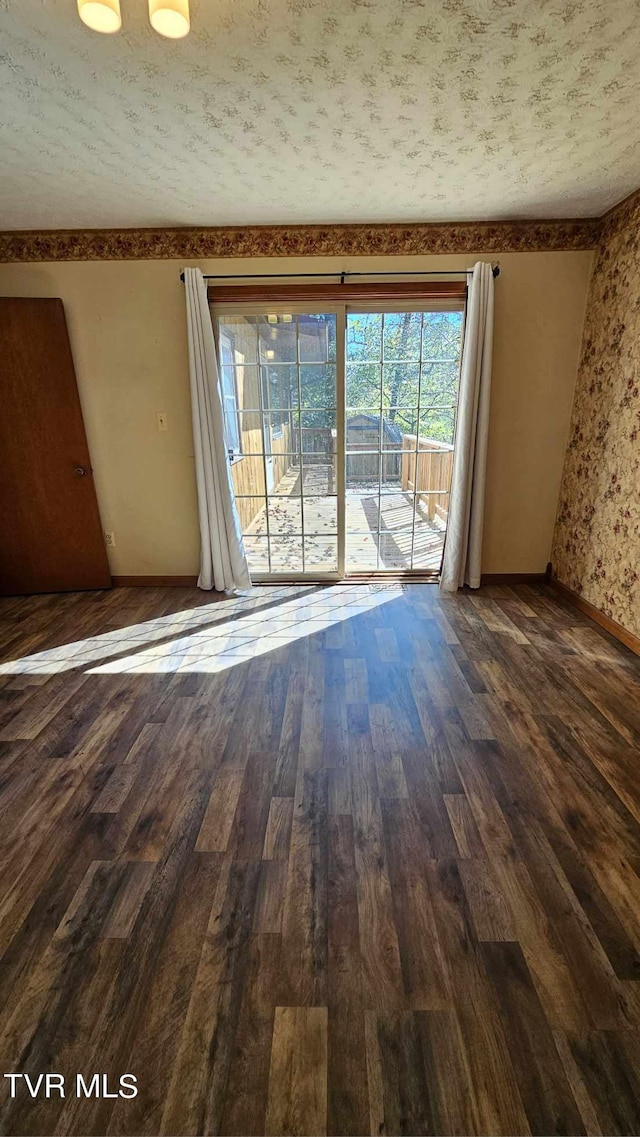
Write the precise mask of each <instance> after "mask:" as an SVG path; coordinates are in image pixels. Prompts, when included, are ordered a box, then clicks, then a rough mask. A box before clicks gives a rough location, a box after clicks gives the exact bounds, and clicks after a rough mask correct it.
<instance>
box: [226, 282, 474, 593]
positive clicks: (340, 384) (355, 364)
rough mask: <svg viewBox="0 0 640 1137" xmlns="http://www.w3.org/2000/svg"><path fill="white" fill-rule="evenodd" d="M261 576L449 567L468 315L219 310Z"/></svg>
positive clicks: (230, 412)
mask: <svg viewBox="0 0 640 1137" xmlns="http://www.w3.org/2000/svg"><path fill="white" fill-rule="evenodd" d="M214 324H215V326H216V331H217V339H218V348H219V355H220V365H221V373H222V388H223V393H224V401H225V422H226V436H227V445H228V449H229V459H230V462H231V471H232V477H233V483H234V487H235V491H236V499H237V504H238V511H239V514H240V519H241V522H242V528H243V533H244V541H245V548H246V550H247V556H248V560H249V566H250V569H251V572H252V575H253V577H254V579H292V578H295V579H298V578H306V579H324V578H328V579H339V578H341V577H343V576H348V575H362V574H371V573H375V574H384V573H398V572H401V573H420V574H425V573H427V574H428V573H433V574H437V573H438V572H439V570H440V564H441V560H442V552H443V547H444V536H445V532H446V522H447V514H448V502H449V489H450V483H451V471H452V466H453V444H454V431H455V414H456V403H457V394H458V375H459V367H460V354H461V344H462V325H463V309H462V305H461V304H459V303H458V304H455V303H449V304H440V305H437V304H435V305H433V306H430V307H429V308H426V307H424V306H422V307H419V306H415V307H412V306H410V305H406V304H405V306H404V307H403V309H402V310H397V311H396V310H391V309H390V308H389V307H387V308H385V309H384V310H373V309H372V308H368V309H367V310H366V311H365V310H358V309H356V308H354V307H352V306H349V305H340V306H338V305H336V306H335V307H334V306H331V307H330V308H325V309H324V310H322V311H313V310H311V309H307V310H295V309H294V310H289V311H285V310H283V309H282V308H280V307H277V308H274V310H273V311H266V310H264V311H259V312H258V311H255V310H254V311H246V312H245V311H244V310H240V309H239V308H238V307H237V306H236V307H235V309H234V310H233V311H230V312H224V311H219V312H216V314H215V317H214Z"/></svg>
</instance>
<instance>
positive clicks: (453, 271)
mask: <svg viewBox="0 0 640 1137" xmlns="http://www.w3.org/2000/svg"><path fill="white" fill-rule="evenodd" d="M468 272H471V269H466V268H443V269H432V270H431V271H429V272H421V271H420V270H419V269H413V270H411V271H408V272H350V271H349V270H348V269H345V270H344V271H342V270H338V271H337V272H246V273H245V272H235V273H227V274H224V275H211V274H208V273H203V277H204V279H205V280H285V279H288V280H290V279H293V280H309V279H311V278H313V279H318V278H319V277H328V276H339V277H340V283H341V284H344V282H345V280H346V278H347V277H348V276H464V275H466V274H467V273H468ZM492 272H493V275H494V277H496V276H500V265H494V266H493V268H492ZM180 280H182V281H184V273H183V272H181V273H180Z"/></svg>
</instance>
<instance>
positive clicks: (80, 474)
mask: <svg viewBox="0 0 640 1137" xmlns="http://www.w3.org/2000/svg"><path fill="white" fill-rule="evenodd" d="M73 472H74V474H75V476H76V478H84V476H85V474H86V473H87V467H86V466H74V470H73Z"/></svg>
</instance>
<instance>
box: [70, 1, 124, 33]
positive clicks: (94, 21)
mask: <svg viewBox="0 0 640 1137" xmlns="http://www.w3.org/2000/svg"><path fill="white" fill-rule="evenodd" d="M78 15H79V16H80V19H81V20H82V22H83V24H86V25H87V27H88V28H91V29H92V30H93V31H94V32H105V33H106V34H107V35H112V34H113V32H119V31H120V28H121V27H122V19H121V17H120V0H78Z"/></svg>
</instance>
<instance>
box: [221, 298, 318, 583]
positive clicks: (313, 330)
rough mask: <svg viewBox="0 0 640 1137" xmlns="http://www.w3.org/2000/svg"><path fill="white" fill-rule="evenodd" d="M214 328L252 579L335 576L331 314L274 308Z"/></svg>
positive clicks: (224, 318) (223, 318)
mask: <svg viewBox="0 0 640 1137" xmlns="http://www.w3.org/2000/svg"><path fill="white" fill-rule="evenodd" d="M217 332H218V347H219V352H220V363H221V366H222V367H223V369H224V391H225V427H226V432H227V440H228V449H229V454H230V458H231V462H232V465H231V473H232V478H233V484H234V487H235V492H236V501H237V504H238V511H239V514H240V520H241V523H242V529H243V534H244V542H245V549H246V551H247V557H248V561H249V568H250V570H251V573H252V575H254V576H255V577H264V576H268V577H278V576H281V577H282V576H287V577H289V576H310V577H318V576H319V575H324V574H334V575H335V574H337V573H338V567H339V558H338V503H337V494H338V481H337V478H338V469H337V439H338V429H337V427H338V423H337V407H338V405H339V400H338V397H337V348H336V345H337V341H338V329H337V317H336V315H335V313H326V312H324V313H314V312H304V313H290V312H286V311H282V310H280V309H278V310H276V311H273V312H267V313H264V314H259V315H229V316H226V315H225V316H223V315H220V316H218V318H217ZM229 392H231V396H230V395H229ZM234 395H235V398H234ZM234 424H235V425H234ZM234 431H235V433H234Z"/></svg>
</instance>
